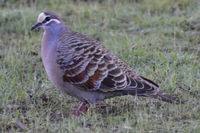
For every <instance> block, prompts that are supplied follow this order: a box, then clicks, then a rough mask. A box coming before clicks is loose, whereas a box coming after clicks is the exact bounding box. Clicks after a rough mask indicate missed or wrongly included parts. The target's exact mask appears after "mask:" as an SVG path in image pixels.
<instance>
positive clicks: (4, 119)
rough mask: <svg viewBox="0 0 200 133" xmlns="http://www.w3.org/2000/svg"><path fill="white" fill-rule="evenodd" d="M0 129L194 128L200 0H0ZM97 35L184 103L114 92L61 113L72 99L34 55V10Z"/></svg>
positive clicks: (194, 131)
mask: <svg viewBox="0 0 200 133" xmlns="http://www.w3.org/2000/svg"><path fill="white" fill-rule="evenodd" d="M0 7H1V9H0V34H1V36H0V103H1V104H0V132H12V133H14V132H50V133H51V132H52V133H53V132H77V133H85V132H88V133H90V132H97V133H101V132H106V133H108V132H116V133H121V132H122V133H123V132H129V133H132V132H133V133H145V132H149V133H150V132H151V133H152V132H153V133H155V132H159V133H168V132H169V133H180V132H181V133H188V132H191V133H198V132H199V131H200V63H199V62H200V58H199V56H200V45H199V42H200V32H199V31H200V15H199V14H200V3H199V2H198V1H197V0H163V1H160V0H151V1H150V0H123V1H122V0H76V1H73V0H67V1H66V0H59V2H57V1H54V0H49V1H37V0H24V1H23V0H20V1H17V0H9V1H6V0H1V2H0ZM46 10H48V11H53V12H56V13H57V14H58V15H59V16H61V18H62V19H63V21H64V22H65V24H66V25H68V26H69V27H71V28H72V29H73V30H75V31H78V32H81V33H83V34H86V35H88V36H90V37H93V38H95V39H97V40H100V41H101V42H102V43H103V44H104V45H105V46H106V47H107V48H108V49H110V50H112V51H113V52H114V53H116V54H117V55H118V56H119V57H120V58H122V59H123V60H124V61H126V62H128V64H129V65H130V66H131V67H132V68H133V69H134V70H135V71H137V72H139V73H140V74H141V75H143V76H145V77H148V78H150V79H152V80H154V81H155V82H157V83H158V84H160V88H161V89H164V90H166V91H167V92H168V93H171V94H177V95H179V96H180V97H181V98H183V99H184V100H186V103H185V104H182V105H172V104H168V103H164V102H160V101H157V100H153V99H149V98H139V97H131V96H124V97H116V98H113V99H109V100H106V101H105V103H107V104H108V105H109V106H108V107H107V108H106V109H99V110H89V111H88V112H87V113H86V114H85V115H82V116H80V117H75V116H71V115H66V113H65V112H70V111H73V110H74V109H76V108H77V107H78V106H79V102H78V101H77V100H76V99H75V98H72V97H70V96H64V95H63V94H62V93H61V92H60V90H59V89H57V88H54V87H53V85H52V84H51V83H50V82H49V80H48V79H47V76H46V73H45V72H44V68H43V66H42V62H41V58H40V39H41V35H42V30H38V31H36V32H32V31H30V27H31V26H32V25H33V24H34V23H35V21H36V18H37V15H38V14H39V13H40V12H42V11H46Z"/></svg>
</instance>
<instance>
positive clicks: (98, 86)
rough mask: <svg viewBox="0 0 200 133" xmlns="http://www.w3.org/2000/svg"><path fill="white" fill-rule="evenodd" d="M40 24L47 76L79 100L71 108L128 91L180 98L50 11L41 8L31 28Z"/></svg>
mask: <svg viewBox="0 0 200 133" xmlns="http://www.w3.org/2000/svg"><path fill="white" fill-rule="evenodd" d="M37 28H43V29H44V32H43V36H42V41H41V56H42V62H43V65H44V68H45V71H46V73H47V75H48V78H49V80H50V81H51V82H52V83H53V84H54V85H55V87H56V88H60V89H61V90H62V92H63V93H65V94H67V95H66V96H68V95H69V96H73V97H76V98H77V99H78V100H80V101H81V102H82V104H81V105H80V107H79V108H78V109H77V110H75V111H74V112H73V114H74V115H80V114H83V113H84V112H85V111H86V110H87V109H88V108H89V105H90V104H97V103H98V102H99V101H103V100H105V99H109V98H113V97H116V96H123V95H132V96H141V97H149V98H154V99H158V100H161V101H164V102H168V103H173V104H180V103H181V100H180V99H179V98H178V97H177V96H175V95H170V94H167V93H166V92H165V91H163V90H160V88H159V86H158V85H157V84H156V83H155V82H153V81H151V80H150V79H148V78H145V77H143V76H141V75H140V74H139V73H137V72H136V71H134V70H133V68H131V67H130V66H129V65H128V64H127V63H126V62H124V61H123V60H121V59H120V58H118V57H117V56H116V55H115V54H114V53H113V52H111V51H110V50H108V49H106V48H105V46H104V45H103V44H102V43H101V42H99V41H97V40H95V39H92V38H91V37H88V36H87V35H84V34H81V33H79V32H76V31H73V30H71V29H70V28H69V27H68V26H66V25H65V24H64V22H63V21H62V20H61V18H60V17H59V16H58V15H56V14H55V13H52V12H41V13H40V14H39V15H38V18H37V22H36V24H35V25H33V26H32V28H31V30H34V29H37Z"/></svg>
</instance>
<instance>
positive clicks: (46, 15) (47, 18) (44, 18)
mask: <svg viewBox="0 0 200 133" xmlns="http://www.w3.org/2000/svg"><path fill="white" fill-rule="evenodd" d="M60 23H62V22H61V20H60V18H59V17H58V16H57V15H55V14H54V13H50V12H41V13H40V14H39V15H38V18H37V22H36V24H35V25H33V26H32V28H31V30H34V29H36V28H39V27H42V28H48V27H52V26H55V25H57V24H60Z"/></svg>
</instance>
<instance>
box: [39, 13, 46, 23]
mask: <svg viewBox="0 0 200 133" xmlns="http://www.w3.org/2000/svg"><path fill="white" fill-rule="evenodd" d="M46 17H47V16H46V15H45V14H44V13H43V12H42V13H40V14H39V16H38V19H37V22H42V21H44V19H45V18H46Z"/></svg>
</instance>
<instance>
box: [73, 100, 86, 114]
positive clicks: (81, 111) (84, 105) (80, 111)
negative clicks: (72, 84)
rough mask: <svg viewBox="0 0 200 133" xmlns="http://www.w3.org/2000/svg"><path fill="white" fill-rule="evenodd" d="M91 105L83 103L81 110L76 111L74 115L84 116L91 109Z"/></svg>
mask: <svg viewBox="0 0 200 133" xmlns="http://www.w3.org/2000/svg"><path fill="white" fill-rule="evenodd" d="M89 106H90V105H89V104H88V103H82V104H81V105H80V106H79V108H78V109H77V110H75V111H74V112H73V113H72V114H73V115H75V116H79V115H81V114H83V113H84V112H86V111H87V110H88V108H89Z"/></svg>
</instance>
